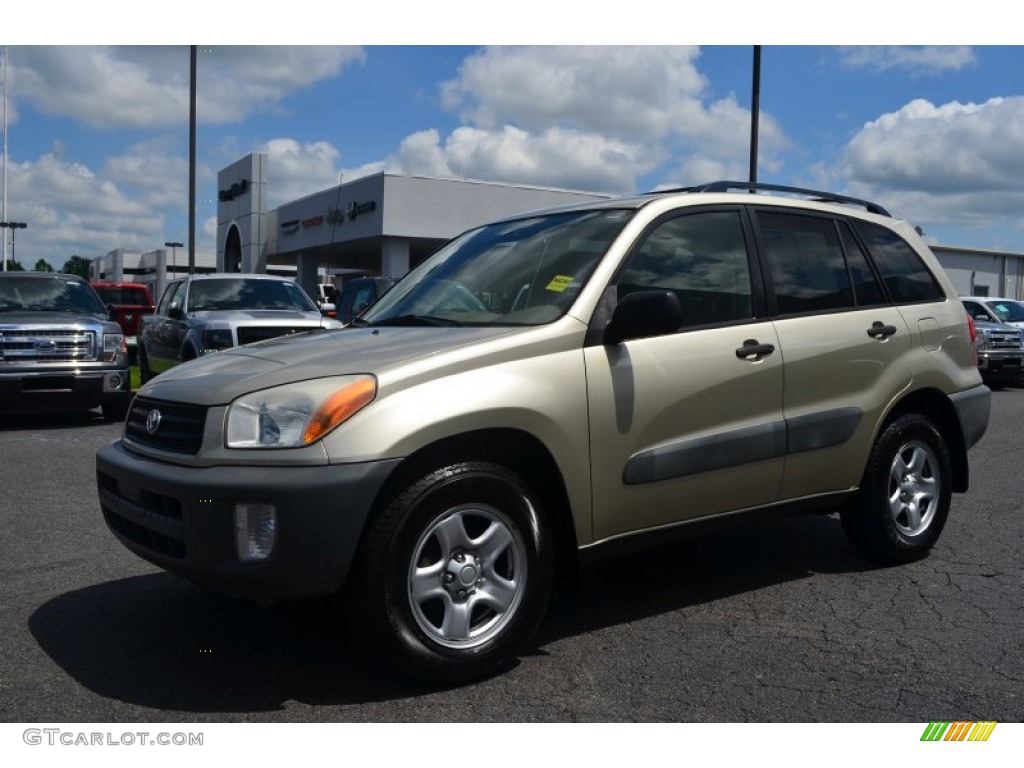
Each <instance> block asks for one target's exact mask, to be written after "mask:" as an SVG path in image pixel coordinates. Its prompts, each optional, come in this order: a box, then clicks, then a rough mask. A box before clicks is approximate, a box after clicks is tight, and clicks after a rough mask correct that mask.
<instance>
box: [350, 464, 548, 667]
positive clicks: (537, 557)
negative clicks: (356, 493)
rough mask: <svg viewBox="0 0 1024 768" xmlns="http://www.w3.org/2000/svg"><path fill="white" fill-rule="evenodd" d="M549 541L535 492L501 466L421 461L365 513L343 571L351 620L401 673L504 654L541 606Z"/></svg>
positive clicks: (513, 649) (520, 640) (513, 651)
mask: <svg viewBox="0 0 1024 768" xmlns="http://www.w3.org/2000/svg"><path fill="white" fill-rule="evenodd" d="M550 541H551V537H550V536H549V534H548V527H547V524H546V522H545V520H544V516H543V513H542V510H541V508H540V504H539V502H538V500H537V497H536V496H535V495H534V493H533V492H532V491H531V490H530V488H529V487H528V486H527V484H526V483H525V482H524V481H523V480H522V479H521V478H520V477H519V476H517V475H516V474H514V473H512V472H510V471H509V470H507V469H505V468H504V467H501V466H499V465H496V464H490V463H482V462H465V463H459V464H453V465H450V466H446V467H442V468H440V469H437V470H435V471H433V472H430V473H428V474H426V475H424V476H423V477H421V478H420V479H419V480H417V481H415V482H413V483H412V484H410V485H409V486H408V487H407V488H405V489H404V490H403V491H401V492H400V493H398V494H397V495H396V496H395V497H394V498H393V499H392V501H391V502H390V503H389V504H388V505H387V506H386V507H385V508H384V509H383V510H382V511H381V513H380V514H379V515H377V516H376V517H375V518H374V519H373V520H372V521H371V522H370V524H369V526H368V529H367V532H366V535H365V536H364V539H363V542H362V544H361V546H360V550H359V554H358V556H357V558H356V561H355V562H354V563H353V565H352V570H351V571H350V574H349V584H348V589H349V595H350V606H349V607H350V611H351V616H350V620H351V622H352V626H353V627H358V628H359V631H358V632H357V633H356V634H358V635H359V636H360V638H361V639H362V640H363V641H365V643H366V644H367V650H368V651H370V652H371V653H372V654H373V655H375V656H378V655H383V657H384V659H385V660H386V661H387V662H388V663H389V664H390V665H391V666H392V667H393V668H394V669H395V670H397V671H398V672H399V673H401V674H404V675H409V676H412V677H415V678H418V679H420V680H423V681H426V682H430V683H443V684H454V683H460V682H464V681H468V680H473V679H477V678H480V677H484V676H486V675H488V674H490V673H492V672H494V671H496V670H497V669H498V668H500V667H502V666H504V665H506V664H508V663H509V662H510V661H512V660H513V659H514V658H515V657H516V655H517V654H518V653H519V652H520V651H521V650H522V648H523V647H524V646H525V644H526V643H527V642H528V641H529V639H530V637H531V636H532V635H533V633H534V632H535V631H536V628H537V625H538V624H539V623H540V620H541V618H542V617H543V614H544V610H545V609H546V607H547V603H548V599H549V596H550V593H551V586H552V580H553V573H554V553H553V550H552V547H551V544H550Z"/></svg>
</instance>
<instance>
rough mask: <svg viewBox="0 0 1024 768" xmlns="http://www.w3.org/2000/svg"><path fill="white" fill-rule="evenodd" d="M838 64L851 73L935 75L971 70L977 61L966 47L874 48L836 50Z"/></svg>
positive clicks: (971, 51) (878, 46)
mask: <svg viewBox="0 0 1024 768" xmlns="http://www.w3.org/2000/svg"><path fill="white" fill-rule="evenodd" d="M839 60H840V63H842V64H843V65H844V66H847V67H850V68H853V69H868V70H871V71H874V72H886V71H888V70H891V69H902V70H906V71H909V72H911V73H913V74H938V73H940V72H945V71H948V70H954V71H959V70H961V69H964V68H965V67H969V66H973V65H974V64H975V63H976V62H977V59H976V58H975V56H974V51H973V50H972V49H971V48H970V46H966V45H921V46H914V47H908V46H898V45H889V46H886V45H874V46H849V47H840V49H839Z"/></svg>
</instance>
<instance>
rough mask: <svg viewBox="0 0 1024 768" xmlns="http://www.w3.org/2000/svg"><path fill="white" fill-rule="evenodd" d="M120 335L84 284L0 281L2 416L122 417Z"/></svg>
mask: <svg viewBox="0 0 1024 768" xmlns="http://www.w3.org/2000/svg"><path fill="white" fill-rule="evenodd" d="M130 401H131V389H130V381H129V376H128V352H127V349H126V347H125V341H124V334H123V332H122V331H121V328H120V326H118V324H117V323H115V322H114V321H112V320H110V319H109V318H108V316H107V308H106V307H105V306H104V305H103V302H102V301H101V300H100V297H99V296H97V295H96V291H94V290H93V289H92V288H91V287H90V286H89V284H88V283H86V282H85V281H84V280H82V279H81V278H80V277H76V276H74V275H62V274H54V273H49V272H4V273H0V411H3V412H7V413H10V412H18V413H24V412H27V411H56V410H87V409H90V408H95V407H96V406H100V407H101V408H102V409H103V416H104V418H107V419H110V420H120V419H123V418H124V417H125V414H126V413H127V412H128V404H129V403H130Z"/></svg>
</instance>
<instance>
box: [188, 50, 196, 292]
mask: <svg viewBox="0 0 1024 768" xmlns="http://www.w3.org/2000/svg"><path fill="white" fill-rule="evenodd" d="M190 48H191V58H192V73H191V77H190V78H189V81H190V83H189V98H188V102H189V113H188V273H189V274H190V275H191V274H193V273H195V271H196V46H194V45H193V46H191V47H190Z"/></svg>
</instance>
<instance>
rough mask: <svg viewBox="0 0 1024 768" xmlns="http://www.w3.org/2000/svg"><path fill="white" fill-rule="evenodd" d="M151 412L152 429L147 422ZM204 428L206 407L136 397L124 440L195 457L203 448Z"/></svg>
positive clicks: (150, 424) (150, 423) (129, 415)
mask: <svg viewBox="0 0 1024 768" xmlns="http://www.w3.org/2000/svg"><path fill="white" fill-rule="evenodd" d="M154 411H157V412H159V422H158V423H157V424H156V427H155V429H152V427H153V424H152V422H151V421H150V419H151V418H152V419H153V421H156V418H155V417H151V415H150V414H151V413H153V412H154ZM205 425H206V407H205V406H201V405H185V404H182V403H169V402H165V401H163V400H150V399H148V398H143V397H136V398H135V401H134V402H133V403H132V407H131V410H130V411H129V413H128V421H127V424H126V425H125V430H124V433H125V437H127V438H129V439H130V440H131V441H132V442H134V443H138V444H140V445H145V446H147V447H149V448H156V449H158V450H161V451H169V452H171V453H183V454H187V455H189V456H195V455H196V454H197V453H199V447H200V446H201V445H202V444H203V428H204V427H205Z"/></svg>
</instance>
